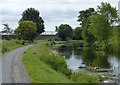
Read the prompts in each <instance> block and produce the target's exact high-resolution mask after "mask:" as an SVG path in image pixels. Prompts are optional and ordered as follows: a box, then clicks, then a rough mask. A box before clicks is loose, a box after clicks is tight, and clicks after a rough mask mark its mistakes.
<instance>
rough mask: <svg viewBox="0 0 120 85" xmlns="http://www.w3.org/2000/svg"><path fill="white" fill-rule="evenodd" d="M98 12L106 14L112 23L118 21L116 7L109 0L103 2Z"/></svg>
mask: <svg viewBox="0 0 120 85" xmlns="http://www.w3.org/2000/svg"><path fill="white" fill-rule="evenodd" d="M97 12H98V13H99V14H100V15H104V16H105V17H106V19H107V20H108V21H109V23H110V24H112V23H113V22H114V21H116V20H117V17H118V16H117V10H116V8H115V7H112V6H111V5H110V3H107V2H102V3H101V5H100V6H98V8H97Z"/></svg>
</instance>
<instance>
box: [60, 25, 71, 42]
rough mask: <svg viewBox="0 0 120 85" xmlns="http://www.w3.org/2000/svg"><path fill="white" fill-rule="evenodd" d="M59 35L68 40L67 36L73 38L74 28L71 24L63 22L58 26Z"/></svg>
mask: <svg viewBox="0 0 120 85" xmlns="http://www.w3.org/2000/svg"><path fill="white" fill-rule="evenodd" d="M58 37H59V38H61V39H62V40H67V38H70V39H72V37H73V29H72V27H71V26H69V25H67V24H61V25H60V26H59V27H58Z"/></svg>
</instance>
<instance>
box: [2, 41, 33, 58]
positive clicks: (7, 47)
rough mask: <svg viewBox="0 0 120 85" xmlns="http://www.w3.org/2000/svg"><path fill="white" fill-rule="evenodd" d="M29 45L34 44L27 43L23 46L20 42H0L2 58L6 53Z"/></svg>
mask: <svg viewBox="0 0 120 85" xmlns="http://www.w3.org/2000/svg"><path fill="white" fill-rule="evenodd" d="M29 44H32V43H25V45H21V41H20V40H1V42H0V48H1V49H0V50H1V53H0V56H2V54H4V53H6V52H9V51H12V50H14V49H16V48H19V47H23V46H26V45H29Z"/></svg>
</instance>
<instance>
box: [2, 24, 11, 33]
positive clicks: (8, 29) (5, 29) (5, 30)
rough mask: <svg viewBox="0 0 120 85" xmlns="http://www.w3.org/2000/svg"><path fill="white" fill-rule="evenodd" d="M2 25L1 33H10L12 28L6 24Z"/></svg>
mask: <svg viewBox="0 0 120 85" xmlns="http://www.w3.org/2000/svg"><path fill="white" fill-rule="evenodd" d="M3 25H4V29H3V31H1V33H6V34H12V32H13V30H12V29H11V28H10V27H9V25H8V24H3Z"/></svg>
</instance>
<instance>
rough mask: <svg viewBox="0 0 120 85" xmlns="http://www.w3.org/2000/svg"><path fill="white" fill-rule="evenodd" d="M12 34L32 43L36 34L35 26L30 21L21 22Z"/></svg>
mask: <svg viewBox="0 0 120 85" xmlns="http://www.w3.org/2000/svg"><path fill="white" fill-rule="evenodd" d="M14 32H15V34H17V35H18V38H19V39H23V40H29V41H33V39H34V38H35V33H36V24H35V23H34V22H32V21H21V22H20V23H19V26H18V28H16V29H15V31H14Z"/></svg>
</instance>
